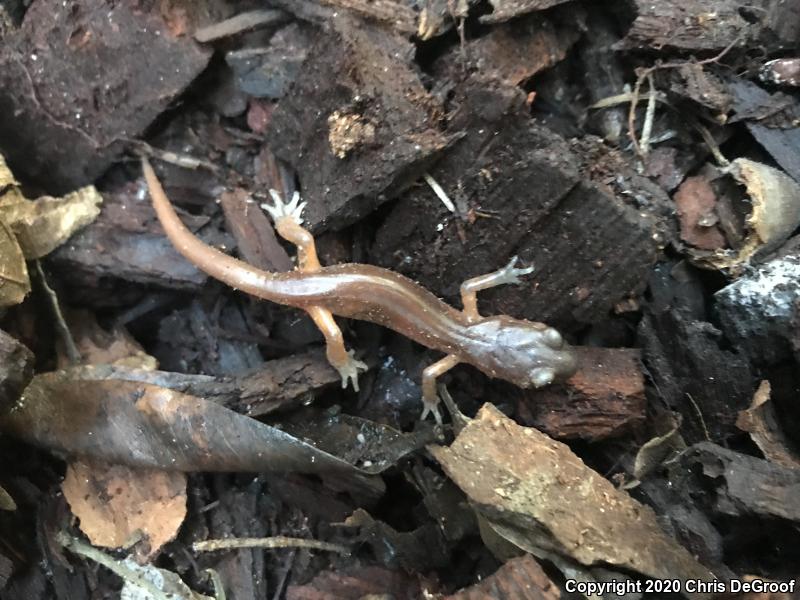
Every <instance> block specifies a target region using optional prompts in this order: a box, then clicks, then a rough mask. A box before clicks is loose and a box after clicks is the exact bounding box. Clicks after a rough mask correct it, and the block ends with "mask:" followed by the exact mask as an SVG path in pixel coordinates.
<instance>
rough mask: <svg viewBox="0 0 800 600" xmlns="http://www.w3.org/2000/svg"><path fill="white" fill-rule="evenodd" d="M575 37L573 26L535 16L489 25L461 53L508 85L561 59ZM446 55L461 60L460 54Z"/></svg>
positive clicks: (528, 76) (534, 73)
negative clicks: (494, 73)
mask: <svg viewBox="0 0 800 600" xmlns="http://www.w3.org/2000/svg"><path fill="white" fill-rule="evenodd" d="M579 37H580V34H579V32H578V29H577V28H567V27H558V26H556V25H555V24H554V22H553V21H551V20H548V19H547V18H544V17H541V16H539V15H536V16H534V17H532V18H527V19H518V20H515V21H511V22H510V23H504V24H501V25H497V26H495V27H493V28H492V29H491V30H490V31H489V33H488V34H487V35H485V36H482V37H479V38H477V39H475V40H471V41H470V42H469V43H468V44H467V45H466V47H465V50H464V52H465V53H466V54H467V56H469V59H470V61H472V62H473V63H474V64H475V65H478V66H479V67H478V68H480V70H481V71H483V72H490V71H495V72H497V73H498V74H499V75H500V76H501V77H502V78H503V79H504V80H505V81H507V82H508V83H509V84H511V85H519V84H520V83H522V82H524V81H526V80H527V79H529V78H531V77H533V76H534V75H536V74H537V73H539V72H540V71H544V70H545V69H548V68H550V67H552V66H553V65H555V64H556V63H559V62H561V61H562V60H563V59H564V57H565V56H566V54H567V51H568V50H569V49H570V48H571V47H572V45H573V44H574V43H575V42H576V41H577V40H578V38H579ZM447 56H448V57H449V58H452V59H455V60H459V61H463V57H462V56H461V55H460V54H459V55H458V56H456V55H455V54H449V55H447Z"/></svg>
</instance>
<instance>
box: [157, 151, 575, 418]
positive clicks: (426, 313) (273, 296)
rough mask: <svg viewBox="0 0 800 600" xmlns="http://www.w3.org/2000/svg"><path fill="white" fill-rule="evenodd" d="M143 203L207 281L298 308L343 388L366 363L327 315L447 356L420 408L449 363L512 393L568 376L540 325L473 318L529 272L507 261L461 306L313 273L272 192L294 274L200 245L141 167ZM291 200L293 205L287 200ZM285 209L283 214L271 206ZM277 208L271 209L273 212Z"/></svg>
mask: <svg viewBox="0 0 800 600" xmlns="http://www.w3.org/2000/svg"><path fill="white" fill-rule="evenodd" d="M143 168H144V174H145V179H146V180H147V185H148V188H149V190H150V197H151V198H152V201H153V207H154V208H155V210H156V214H157V215H158V218H159V220H160V221H161V225H162V226H163V228H164V231H165V232H166V234H167V236H168V237H169V239H170V241H171V242H172V243H173V245H174V246H175V248H176V249H177V250H178V251H179V252H180V253H181V254H182V255H183V256H185V257H186V258H187V259H188V260H189V261H191V262H192V263H194V264H195V265H196V266H197V267H198V268H199V269H201V270H202V271H204V272H206V273H207V274H208V275H210V276H212V277H214V278H215V279H218V280H220V281H222V282H223V283H226V284H227V285H229V286H231V287H233V288H235V289H239V290H242V291H244V292H247V293H248V294H251V295H253V296H257V297H259V298H263V299H265V300H270V301H272V302H277V303H279V304H284V305H288V306H294V307H297V308H301V309H303V310H305V311H307V312H308V313H309V314H310V315H311V317H312V318H313V319H314V322H315V323H316V325H317V326H318V327H319V328H320V330H321V331H322V333H323V334H324V335H325V338H326V342H327V350H328V360H329V361H330V362H331V364H332V365H333V366H334V367H335V368H337V369H338V370H339V372H340V373H341V375H342V379H343V382H342V383H343V385H346V383H347V380H348V379H351V380H352V381H353V384H354V387H356V389H358V388H357V376H358V371H359V370H363V369H365V368H366V366H365V365H364V364H363V363H361V362H360V361H356V360H354V359H353V358H352V355H351V353H349V352H347V351H346V350H345V347H344V342H343V340H342V334H341V331H340V330H339V328H338V326H337V325H336V323H335V321H334V320H333V315H338V316H341V317H348V318H351V319H360V320H363V321H369V322H372V323H377V324H379V325H383V326H385V327H388V328H389V329H392V330H394V331H396V332H398V333H401V334H403V335H405V336H406V337H408V338H410V339H412V340H414V341H415V342H418V343H420V344H422V345H424V346H427V347H428V348H432V349H435V350H439V351H441V352H444V353H445V354H446V355H447V356H446V357H445V358H443V359H442V360H440V361H439V362H437V363H435V364H433V365H431V366H430V367H428V368H427V369H425V372H424V373H423V382H422V388H423V401H424V402H425V411H424V413H423V416H424V415H425V414H426V413H427V412H433V414H434V415H435V416H436V417H437V419H438V413H437V412H436V411H435V408H436V404H437V403H438V396H437V394H436V377H438V376H439V375H441V374H442V373H444V372H446V371H447V370H449V369H451V368H452V367H454V366H455V365H457V364H458V363H461V362H464V363H469V364H471V365H473V366H474V367H476V368H477V369H479V370H481V371H482V372H484V373H486V374H487V375H489V376H490V377H499V378H501V379H505V380H506V381H510V382H512V383H514V384H516V385H518V386H520V387H531V386H533V387H540V386H543V385H547V384H549V383H551V382H552V381H553V380H554V379H556V378H566V377H569V376H570V375H572V374H573V373H574V372H575V368H576V358H575V354H574V352H573V351H572V349H571V348H570V347H569V346H567V345H566V344H565V343H564V342H563V340H562V339H561V335H560V334H559V333H558V332H557V331H556V330H555V329H552V328H550V327H548V326H546V325H544V324H543V323H537V322H531V321H525V320H520V319H514V318H512V317H508V316H504V315H501V316H494V317H482V316H480V315H479V314H478V310H477V300H476V293H477V291H479V290H481V289H486V288H489V287H492V286H495V285H500V284H503V283H516V282H517V281H518V275H522V274H526V273H528V272H530V270H529V269H515V268H513V263H514V261H513V260H512V262H511V263H510V264H509V265H508V266H507V267H505V268H504V269H500V270H499V271H497V272H495V273H490V274H488V275H483V276H480V277H476V278H474V279H470V280H469V281H467V282H465V283H464V284H463V285H462V287H461V295H462V300H463V302H464V306H465V308H464V310H463V311H459V310H456V309H454V308H453V307H451V306H449V305H447V304H445V303H444V302H442V301H441V300H440V299H439V298H437V297H436V296H434V295H433V294H431V293H430V292H429V291H427V290H426V289H424V288H423V287H421V286H420V285H419V284H417V283H415V282H413V281H411V280H410V279H408V278H406V277H403V276H402V275H399V274H397V273H394V272H393V271H389V270H387V269H382V268H380V267H375V266H372V265H363V264H341V265H335V266H331V267H322V266H321V265H320V264H319V260H318V259H317V254H316V251H315V248H314V240H313V237H312V236H311V234H310V233H309V232H308V231H306V230H305V229H304V228H303V227H301V224H300V223H301V220H300V219H299V214H300V210H301V209H302V206H301V207H293V205H292V204H290V205H282V204H281V203H280V199H279V198H278V197H277V195H276V194H273V198H274V199H275V202H276V207H271V210H270V212H271V213H272V214H273V215H276V214H278V216H277V218H276V220H275V224H276V229H277V231H278V233H279V235H281V236H282V237H283V238H284V239H286V240H288V241H290V242H292V243H293V244H295V245H296V246H297V247H298V269H297V270H295V271H292V272H288V273H271V272H267V271H262V270H260V269H257V268H255V267H252V266H250V265H248V264H247V263H245V262H243V261H241V260H238V259H236V258H233V257H231V256H228V255H227V254H224V253H223V252H220V251H219V250H217V249H215V248H212V247H211V246H208V245H207V244H205V243H203V242H202V241H200V240H199V239H198V238H197V237H195V235H194V234H192V233H191V232H190V231H189V230H188V229H187V228H186V227H185V226H184V225H183V223H182V222H181V220H180V219H179V217H178V215H177V214H176V213H175V210H174V208H173V207H172V205H171V204H170V202H169V199H168V198H167V196H166V195H165V193H164V190H163V188H162V187H161V184H160V183H159V181H158V179H157V178H156V175H155V173H154V172H153V169H152V168H151V167H150V165H149V163H148V162H147V161H143ZM295 204H296V201H295ZM287 208H288V209H290V212H291V210H292V209H293V208H294V213H293V214H288V213H281V212H280V211H281V209H287ZM276 211H277V212H276Z"/></svg>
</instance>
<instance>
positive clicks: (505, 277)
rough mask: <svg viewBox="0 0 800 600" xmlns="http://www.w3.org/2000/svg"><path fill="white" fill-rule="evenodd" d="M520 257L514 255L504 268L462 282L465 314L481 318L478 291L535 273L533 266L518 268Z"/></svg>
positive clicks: (475, 318)
mask: <svg viewBox="0 0 800 600" xmlns="http://www.w3.org/2000/svg"><path fill="white" fill-rule="evenodd" d="M517 260H518V258H517V257H516V256H515V257H513V258H512V259H511V260H510V261H509V262H508V264H507V265H506V266H505V267H503V268H502V269H498V270H497V271H494V272H493V273H488V274H487V275H480V276H478V277H473V278H472V279H467V280H466V281H465V282H464V283H462V284H461V302H462V303H463V305H464V314H465V315H467V318H468V319H470V320H476V321H477V320H478V319H480V318H481V316H480V313H478V292H479V291H481V290H487V289H489V288H493V287H496V286H498V285H506V284H518V283H522V281H521V280H520V277H521V276H523V275H529V274H530V273H533V267H525V268H521V269H520V268H518V267H517V266H516V264H517Z"/></svg>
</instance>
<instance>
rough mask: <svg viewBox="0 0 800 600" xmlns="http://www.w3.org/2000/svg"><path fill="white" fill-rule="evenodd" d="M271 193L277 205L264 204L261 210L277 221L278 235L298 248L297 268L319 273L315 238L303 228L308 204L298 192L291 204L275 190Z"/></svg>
mask: <svg viewBox="0 0 800 600" xmlns="http://www.w3.org/2000/svg"><path fill="white" fill-rule="evenodd" d="M269 193H270V196H272V201H273V202H274V203H275V204H273V205H272V206H270V205H269V204H262V205H261V208H263V209H264V210H265V211H267V212H268V213H269V214H270V216H271V217H272V220H273V221H275V230H276V231H277V232H278V235H280V236H281V237H282V238H283V239H285V240H286V241H287V242H291V243H292V244H294V245H295V246H297V268H298V269H299V270H300V271H303V272H306V273H311V272H314V271H319V269H320V264H319V258H318V257H317V247H316V245H315V244H314V236H313V235H311V232H310V231H308V229H305V228H304V227H303V226H302V225H303V209H304V208H305V206H306V203H305V202H300V194H299V193H298V192H295V193H294V195H293V196H292V200H291V202H289V203H286V202H284V201H283V200H282V199H281V197H280V195H279V194H278V192H276V191H275V190H270V191H269Z"/></svg>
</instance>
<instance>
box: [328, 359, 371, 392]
mask: <svg viewBox="0 0 800 600" xmlns="http://www.w3.org/2000/svg"><path fill="white" fill-rule="evenodd" d="M334 367H335V368H336V370H337V371H339V375H341V376H342V389H345V388H346V387H347V383H348V382H352V383H353V389H354V390H355V391H358V374H359V372H360V371H366V370H367V369H368V367H367V363H365V362H362V361H360V360H356V359H355V358H353V351H352V350H350V351H348V353H347V360H345V361H344V362H343V363H342V364H339V365H334Z"/></svg>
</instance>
